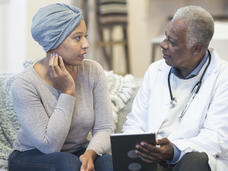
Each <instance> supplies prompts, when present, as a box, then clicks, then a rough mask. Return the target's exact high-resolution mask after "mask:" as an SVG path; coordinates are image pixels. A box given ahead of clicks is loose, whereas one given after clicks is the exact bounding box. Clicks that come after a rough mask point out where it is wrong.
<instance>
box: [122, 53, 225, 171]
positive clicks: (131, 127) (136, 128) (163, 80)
mask: <svg viewBox="0 0 228 171" xmlns="http://www.w3.org/2000/svg"><path fill="white" fill-rule="evenodd" d="M210 52H211V63H210V65H209V67H208V69H207V71H206V73H205V75H204V78H203V82H202V85H201V88H200V90H199V92H198V94H197V95H196V97H195V98H194V100H193V101H192V103H191V105H190V107H189V108H188V110H187V112H186V113H185V115H184V117H183V118H182V121H181V123H180V124H179V126H178V127H177V128H176V129H175V130H174V131H173V132H172V133H171V134H170V135H169V137H168V139H169V140H170V141H171V142H172V143H174V144H175V145H176V146H177V147H178V148H179V149H180V150H181V157H182V156H183V155H184V154H185V153H187V152H191V151H199V152H206V153H207V154H208V156H209V165H210V167H211V169H212V171H216V170H217V171H228V67H227V63H226V62H224V61H222V60H221V59H220V58H219V57H218V55H217V54H216V53H215V51H214V50H213V49H210ZM169 70H170V67H169V66H168V65H167V64H166V63H165V61H164V60H160V61H158V62H155V63H153V64H151V65H150V67H149V68H148V70H147V72H146V74H145V76H144V81H143V84H142V87H141V88H140V89H139V91H138V93H137V95H136V98H135V99H134V102H133V107H132V112H131V113H130V114H129V115H128V117H127V121H126V123H125V124H124V126H123V132H125V133H141V132H154V133H156V132H158V130H159V128H160V126H161V124H162V122H163V120H164V118H165V116H166V115H167V114H168V109H169V105H170V95H169V89H168V83H167V81H168V80H167V79H168V72H169ZM181 157H180V158H181Z"/></svg>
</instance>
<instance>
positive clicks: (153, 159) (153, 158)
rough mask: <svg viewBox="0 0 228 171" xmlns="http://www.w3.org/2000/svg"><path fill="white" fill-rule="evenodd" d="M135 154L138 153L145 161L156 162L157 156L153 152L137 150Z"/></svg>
mask: <svg viewBox="0 0 228 171" xmlns="http://www.w3.org/2000/svg"><path fill="white" fill-rule="evenodd" d="M137 154H138V155H139V157H140V158H141V159H142V160H143V161H145V162H147V163H154V162H158V161H159V160H158V157H157V156H154V155H153V154H145V153H142V152H140V151H137Z"/></svg>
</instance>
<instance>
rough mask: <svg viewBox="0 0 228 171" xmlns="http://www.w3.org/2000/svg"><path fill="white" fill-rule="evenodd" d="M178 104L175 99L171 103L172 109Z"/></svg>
mask: <svg viewBox="0 0 228 171" xmlns="http://www.w3.org/2000/svg"><path fill="white" fill-rule="evenodd" d="M176 104H177V101H176V99H175V98H173V99H172V100H171V101H170V108H171V109H172V108H174V107H176Z"/></svg>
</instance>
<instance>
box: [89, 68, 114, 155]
mask: <svg viewBox="0 0 228 171" xmlns="http://www.w3.org/2000/svg"><path fill="white" fill-rule="evenodd" d="M94 77H95V78H96V79H95V81H94V88H93V97H94V112H95V123H94V127H93V129H92V135H93V137H92V139H91V141H90V143H89V145H88V147H87V150H88V149H92V150H94V151H95V152H96V153H97V154H98V155H101V154H104V153H106V152H107V151H108V150H109V149H110V133H112V132H113V119H112V107H111V100H110V97H109V93H108V88H107V82H106V77H105V74H104V71H103V69H102V68H101V66H100V65H98V64H97V67H96V71H94Z"/></svg>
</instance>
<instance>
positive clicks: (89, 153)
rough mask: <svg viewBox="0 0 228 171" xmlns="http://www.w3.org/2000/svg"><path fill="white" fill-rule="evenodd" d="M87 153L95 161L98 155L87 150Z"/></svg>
mask: <svg viewBox="0 0 228 171" xmlns="http://www.w3.org/2000/svg"><path fill="white" fill-rule="evenodd" d="M85 153H87V155H89V156H90V157H91V158H92V159H93V161H94V160H95V159H96V158H97V153H96V152H95V151H94V150H87V151H86V152H85Z"/></svg>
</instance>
